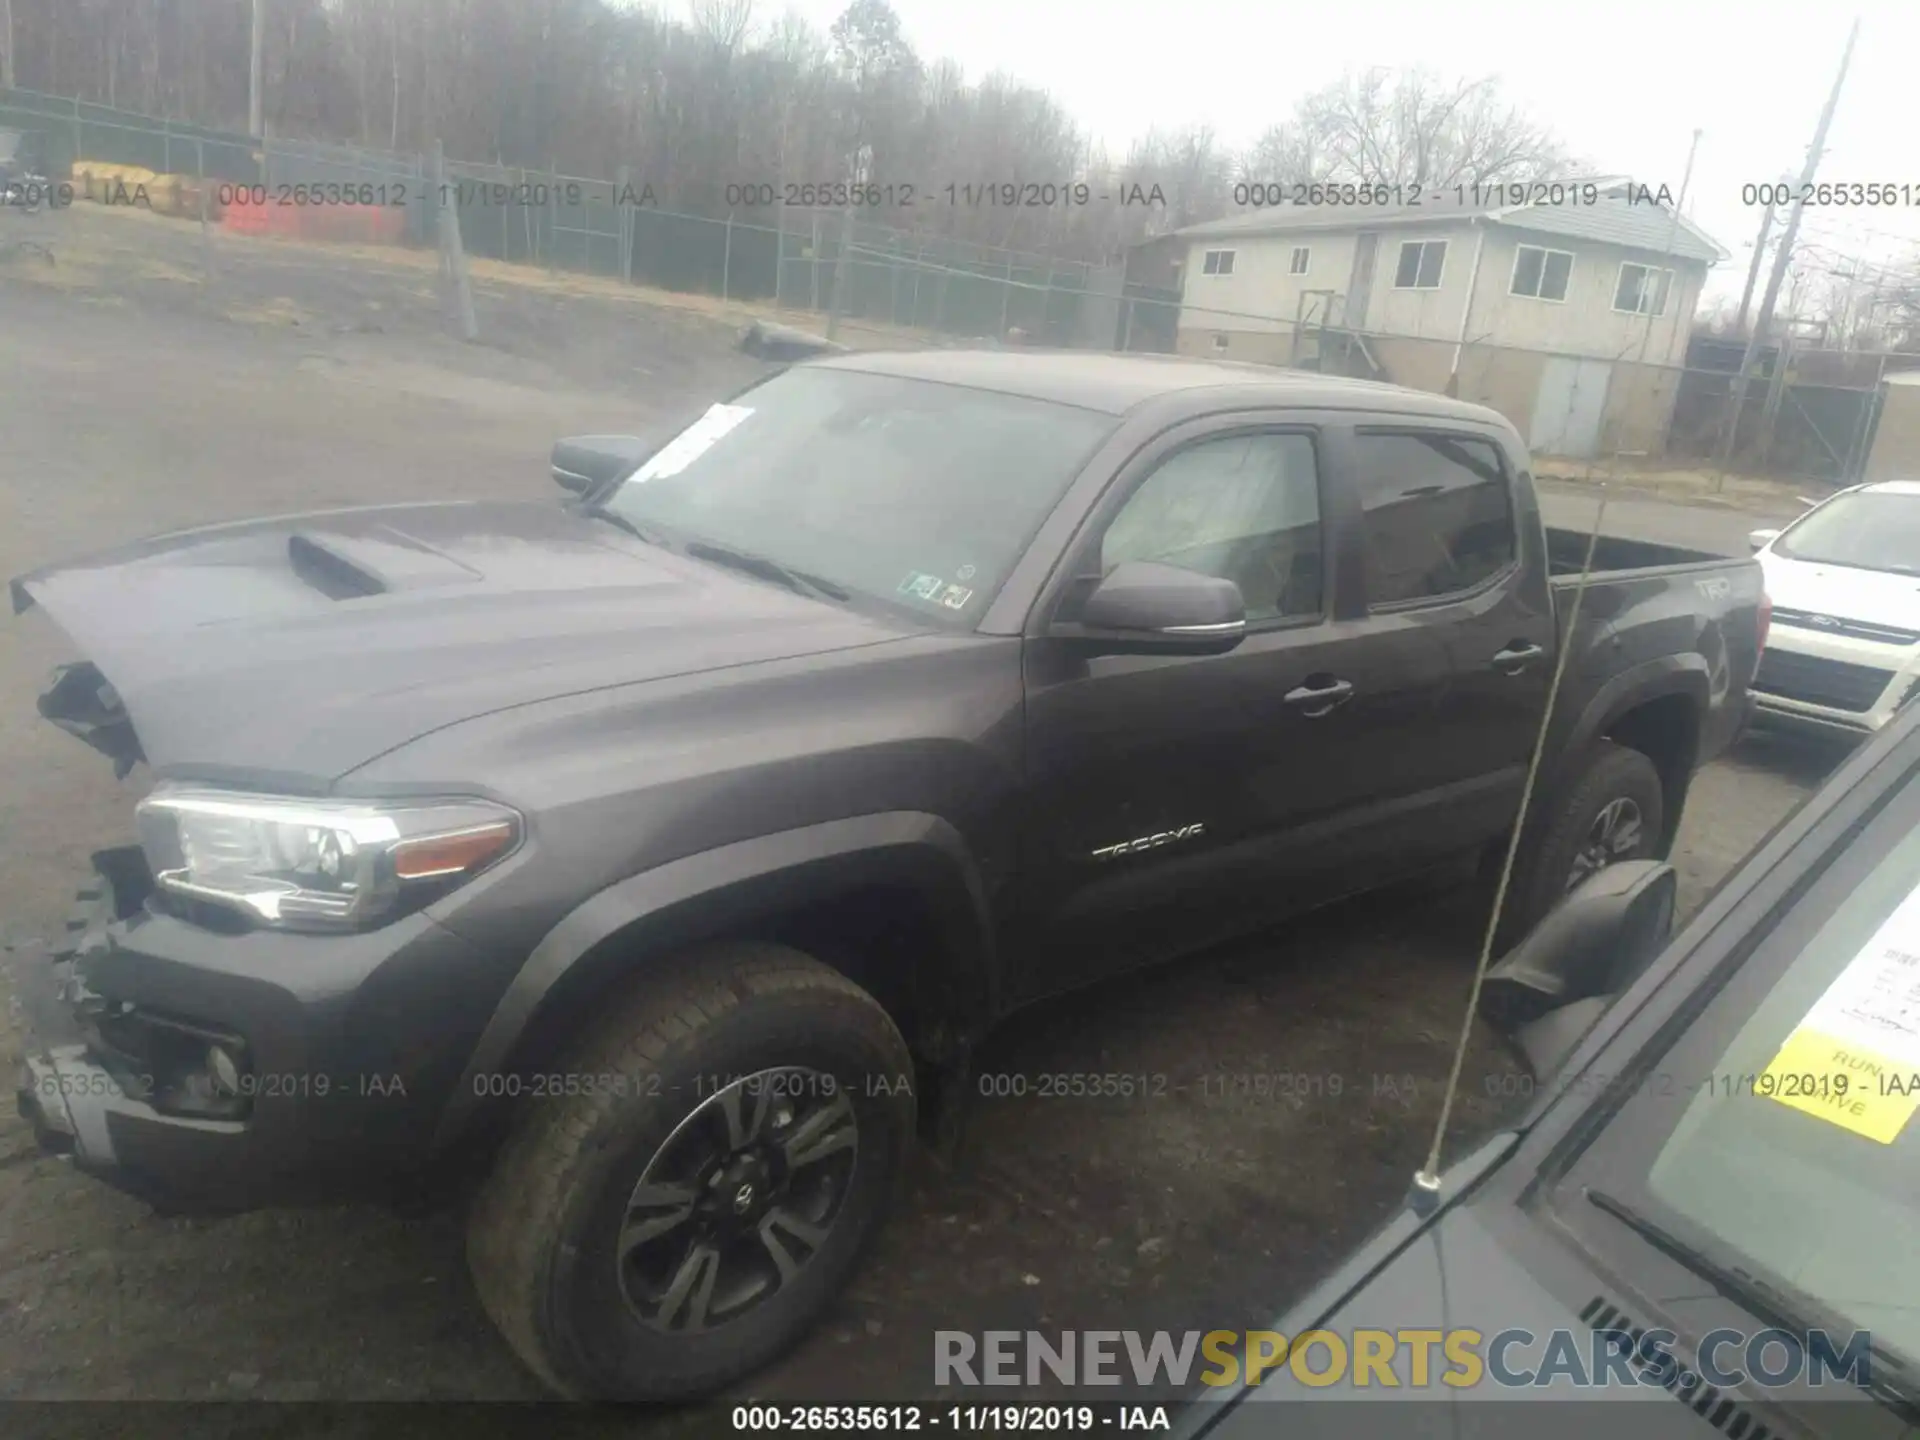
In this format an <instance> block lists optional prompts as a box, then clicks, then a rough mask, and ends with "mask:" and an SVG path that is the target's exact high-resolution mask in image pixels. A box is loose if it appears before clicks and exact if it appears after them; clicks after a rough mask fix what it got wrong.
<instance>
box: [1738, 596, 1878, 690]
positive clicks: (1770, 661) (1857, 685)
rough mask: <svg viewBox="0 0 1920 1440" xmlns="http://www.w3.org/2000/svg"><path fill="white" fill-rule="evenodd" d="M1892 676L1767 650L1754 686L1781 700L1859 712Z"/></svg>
mask: <svg viewBox="0 0 1920 1440" xmlns="http://www.w3.org/2000/svg"><path fill="white" fill-rule="evenodd" d="M1779 616H1780V612H1779V611H1777V610H1776V611H1774V618H1775V619H1776V620H1778V619H1779ZM1891 679H1893V672H1892V671H1891V670H1878V669H1875V668H1874V667H1873V666H1871V665H1849V664H1847V663H1846V662H1844V661H1841V660H1822V659H1820V658H1819V657H1818V656H1815V655H1796V654H1795V653H1794V652H1793V651H1791V650H1773V649H1769V650H1767V651H1765V652H1764V653H1763V654H1762V655H1761V656H1760V673H1759V674H1758V675H1756V676H1755V677H1754V681H1753V688H1754V689H1756V690H1758V691H1760V692H1761V693H1762V694H1766V695H1778V696H1779V697H1780V698H1781V699H1783V700H1801V701H1805V702H1806V703H1807V704H1809V705H1825V706H1827V707H1828V708H1829V709H1832V710H1850V711H1852V712H1854V713H1855V714H1858V713H1860V712H1861V711H1863V710H1871V709H1872V708H1873V706H1874V702H1875V701H1877V700H1878V699H1879V698H1880V697H1881V695H1883V694H1884V693H1886V688H1887V682H1888V681H1889V680H1891Z"/></svg>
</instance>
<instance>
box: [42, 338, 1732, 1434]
mask: <svg viewBox="0 0 1920 1440" xmlns="http://www.w3.org/2000/svg"><path fill="white" fill-rule="evenodd" d="M553 467H554V477H555V479H556V480H558V481H559V482H560V483H561V485H562V486H563V488H564V489H565V491H566V492H567V493H565V494H562V495H557V496H554V497H553V498H551V499H536V498H529V499H527V500H524V501H519V502H512V503H499V502H490V501H467V502H450V503H436V504H396V505H384V506H378V507H374V508H368V509H355V510H337V511H330V512H325V513H316V514H305V515H298V516H292V517H283V518H277V519H266V520H251V521H243V522H240V523H234V524H226V525H217V526H212V527H209V528H203V529H197V530H192V531H188V532H183V533H179V534H173V535H167V536H162V537H160V538H157V539H151V540H147V541H144V542H140V543H137V544H133V545H129V546H126V547H125V548H122V549H118V550H113V551H111V552H109V553H105V554H99V555H94V556H92V557H90V558H87V559H83V560H78V561H74V562H70V563H66V564H62V565H56V566H52V567H49V568H45V569H42V570H39V571H37V572H35V573H33V574H29V575H26V576H23V577H21V578H19V579H16V580H15V581H13V583H12V596H13V601H14V605H15V609H16V611H25V610H28V609H30V608H35V607H37V608H38V609H40V610H42V611H44V612H45V613H46V614H47V615H48V616H49V617H51V619H52V620H53V621H54V622H55V623H56V624H57V625H58V626H60V627H61V629H62V630H63V631H64V632H65V634H66V636H67V637H68V638H69V639H70V640H71V641H72V642H74V644H75V646H76V649H77V655H78V657H79V658H76V659H75V660H74V662H73V663H72V664H70V665H68V666H66V667H65V668H63V669H62V670H61V671H60V672H58V674H57V676H56V678H55V679H54V680H53V682H52V683H51V685H50V687H49V688H48V689H47V691H46V692H45V694H44V695H43V696H42V698H41V701H40V708H41V712H42V714H43V715H44V716H45V718H46V719H47V720H49V721H50V722H52V723H53V724H55V725H58V726H60V727H62V728H64V729H66V730H68V731H70V732H72V734H74V735H75V736H77V737H78V738H80V739H81V740H83V741H85V742H86V743H88V744H90V745H92V746H94V747H95V748H97V749H98V750H100V751H102V752H104V754H105V755H107V756H108V757H110V758H111V760H112V761H113V763H114V764H115V765H116V766H117V767H118V768H119V770H120V771H121V772H122V774H123V776H124V775H127V774H130V773H132V772H133V771H134V770H135V769H136V768H138V769H140V771H141V774H140V776H139V781H138V783H139V784H140V785H141V786H142V787H144V795H143V797H142V798H141V799H140V800H139V803H138V808H137V818H138V823H137V835H135V836H131V837H129V838H130V843H129V844H128V845H126V846H125V847H122V848H118V849H112V850H108V851H104V852H101V853H100V854H99V855H97V856H96V857H95V868H96V871H97V873H96V874H95V875H94V876H93V877H92V878H91V879H90V880H89V881H88V882H87V883H86V884H85V885H83V886H82V887H81V888H80V890H79V900H78V905H77V909H76V910H75V912H74V914H73V917H72V919H71V920H70V921H69V928H68V931H67V934H66V936H65V938H64V940H62V941H61V942H60V943H58V944H55V945H51V946H42V947H40V948H38V949H31V948H30V949H27V950H24V951H19V952H17V953H16V955H15V960H14V964H13V967H12V969H13V972H14V974H13V980H14V985H15V988H16V990H17V991H18V992H19V998H20V1000H21V1002H22V1008H23V1011H24V1013H25V1014H26V1016H27V1018H28V1022H29V1042H28V1051H29V1053H28V1055H27V1058H26V1061H25V1066H24V1074H23V1076H22V1079H21V1081H20V1085H19V1100H20V1104H21V1107H22V1109H23V1111H24V1112H25V1113H26V1114H27V1115H28V1116H29V1118H31V1119H32V1120H33V1122H34V1124H35V1127H36V1129H37V1131H38V1133H39V1135H40V1136H41V1138H42V1141H43V1143H44V1144H46V1145H47V1146H49V1147H53V1148H57V1149H60V1150H62V1151H64V1152H65V1153H68V1154H69V1155H70V1156H71V1157H72V1160H73V1161H74V1163H75V1164H77V1165H78V1166H79V1167H80V1168H81V1169H83V1170H85V1171H87V1172H89V1173H91V1174H93V1175H96V1176H98V1177H100V1178H101V1179H103V1180H106V1181H108V1182H110V1183H113V1184H115V1185H118V1186H121V1187H123V1188H124V1189H126V1190H129V1191H131V1192H134V1193H136V1194H138V1195H141V1196H143V1197H146V1198H148V1199H149V1200H150V1201H151V1202H153V1203H154V1204H156V1205H159V1206H163V1207H169V1208H171V1209H174V1210H202V1211H207V1210H226V1211H231V1210H236V1209H244V1208H248V1207H257V1206H264V1205H278V1204H287V1203H305V1202H317V1201H332V1200H346V1199H354V1198H363V1197H369V1196H371V1197H376V1198H382V1199H390V1200H395V1201H402V1202H412V1203H418V1202H420V1201H423V1200H436V1199H440V1198H443V1197H445V1198H456V1199H458V1200H460V1201H461V1202H463V1203H465V1204H466V1205H467V1206H468V1213H469V1215H470V1219H469V1225H470V1231H469V1257H470V1260H471V1265H472V1270H473V1274H474V1277H475V1281H476V1285H477V1289H478V1292H479V1295H480V1297H481V1299H482V1301H483V1303H484V1304H485V1306H486V1308H487V1310H488V1312H489V1313H490V1315H491V1316H492V1318H493V1319H494V1320H495V1322H496V1323H497V1324H498V1325H499V1327H500V1329H501V1331H502V1332H503V1333H504V1335H505V1336H506V1338H507V1339H508V1340H509V1342H510V1343H511V1344H512V1347H513V1349H514V1350H515V1351H516V1352H517V1353H518V1355H519V1356H520V1357H521V1359H522V1360H524V1361H525V1362H526V1364H527V1365H528V1366H529V1367H530V1368H531V1369H532V1370H533V1371H535V1372H536V1373H537V1374H538V1375H539V1376H540V1377H542V1378H543V1379H544V1380H545V1381H546V1382H547V1384H549V1385H550V1386H551V1387H552V1388H553V1389H555V1390H556V1391H558V1392H560V1393H562V1394H565V1395H570V1396H580V1397H610V1398H640V1399H669V1398H686V1397H691V1396H695V1395H699V1394H702V1393H705V1392H708V1391H711V1390H713V1389H715V1388H718V1387H720V1386H723V1385H726V1384H728V1383H730V1382H732V1381H733V1380H735V1379H737V1378H739V1377H741V1376H743V1375H745V1374H747V1373H750V1372H751V1371H753V1370H754V1369H756V1368H757V1367H759V1366H761V1365H763V1364H765V1363H766V1362H767V1361H768V1360H769V1359H770V1358H771V1357H773V1356H774V1355H775V1354H776V1353H778V1352H780V1351H781V1350H782V1349H783V1348H784V1347H786V1346H788V1345H790V1344H792V1343H794V1342H795V1341H796V1340H797V1339H798V1338H799V1337H800V1336H802V1335H803V1334H804V1333H805V1332H806V1330H807V1328H808V1326H809V1324H810V1323H811V1321H812V1320H813V1318H814V1317H815V1316H816V1315H818V1313H819V1312H820V1311H821V1310H822V1308H823V1307H824V1306H826V1305H827V1304H828V1302H829V1301H830V1300H831V1299H832V1297H833V1296H834V1295H835V1294H836V1292H837V1291H838V1290H839V1289H840V1288H841V1286H842V1285H843V1284H844V1283H845V1281H846V1279H847V1277H848V1275H849V1273H850V1271H851V1269H852V1267H853V1266H854V1265H855V1263H856V1262H857V1260H858V1258H859V1256H860V1253H861V1251H862V1249H863V1248H864V1246H865V1245H866V1243H867V1242H868V1241H869V1240H870V1238H871V1237H872V1235H873V1233H874V1231H875V1228H876V1226H877V1225H878V1224H879V1223H880V1221H881V1219H882V1216H883V1214H884V1212H885V1210H886V1208H887V1206H888V1202H889V1197H890V1193H891V1192H892V1190H893V1189H894V1186H895V1181H896V1179H897V1177H898V1175H899V1172H900V1170H901V1168H902V1161H903V1157H904V1156H905V1154H906V1153H907V1149H908V1147H909V1145H910V1144H912V1143H913V1142H914V1140H915V1137H916V1135H917V1134H920V1133H922V1132H923V1131H924V1133H925V1134H926V1135H927V1136H928V1137H929V1138H931V1139H932V1140H933V1141H934V1142H935V1143H936V1144H940V1145H943V1146H946V1147H948V1148H949V1149H950V1147H951V1144H952V1142H953V1138H954V1136H955V1135H956V1134H957V1133H958V1132H957V1129H956V1128H955V1117H957V1116H958V1115H959V1114H960V1113H961V1109H960V1103H961V1097H963V1096H964V1095H965V1094H966V1092H967V1090H968V1088H969V1072H968V1066H969V1056H970V1054H971V1053H972V1051H973V1048H974V1047H975V1045H976V1043H977V1042H978V1041H979V1039H980V1037H981V1036H982V1034H983V1033H984V1032H985V1031H986V1030H987V1028H988V1027H989V1026H990V1025H992V1024H993V1023H994V1022H995V1021H996V1020H998V1019H999V1018H1001V1017H1002V1016H1004V1015H1006V1014H1007V1013H1008V1012H1009V1011H1010V1010H1012V1009H1014V1008H1016V1007H1018V1006H1021V1005H1023V1004H1026V1003H1028V1002H1031V1001H1034V1000H1036V999H1039V998H1042V997H1045V996H1049V995H1053V994H1057V993H1059V992H1061V991H1064V990H1068V989H1071V988H1073V987H1077V986H1082V985H1086V984H1089V983H1091V982H1095V981H1098V980H1101V979H1103V978H1105V977H1108V976H1112V975H1115V974H1118V973H1120V972H1123V971H1127V970H1130V969H1133V968H1135V967H1138V966H1141V965H1145V964H1149V963H1153V962H1158V961H1163V960H1166V959H1168V958H1170V957H1173V956H1176V955H1181V954H1187V953H1191V952H1193V951H1196V950H1199V949H1202V948H1205V947H1208V946H1212V945H1215V944H1218V943H1220V942H1224V941H1227V940H1230V939H1232V938H1234V937H1237V936H1241V935H1245V934H1248V933H1250V932H1254V931H1257V930H1260V929H1262V928H1263V927H1271V926H1274V925H1276V924H1280V923H1282V922H1284V921H1286V920H1287V919H1288V918H1289V917H1291V916H1295V915H1298V914H1299V913H1301V912H1302V911H1304V910H1306V909H1308V908H1309V907H1312V906H1317V905H1322V904H1325V903H1327V902H1329V901H1332V900H1335V899H1337V898H1339V897H1341V896H1346V895H1351V894H1354V893H1357V892H1360V891H1364V890H1368V889H1371V888H1374V887H1378V886H1381V885H1384V884H1387V883H1389V882H1392V881H1396V880H1399V879H1401V878H1403V877H1407V876H1412V875H1416V874H1419V873H1421V872H1426V871H1431V870H1436V869H1440V868H1442V867H1448V866H1451V865H1453V864H1454V862H1456V861H1457V860H1459V859H1461V858H1462V857H1466V858H1468V859H1472V858H1474V857H1479V856H1483V855H1486V854H1490V853H1495V852H1497V851H1499V849H1500V847H1501V846H1502V844H1503V843H1504V842H1505V840H1506V838H1507V837H1508V836H1509V835H1510V834H1511V832H1512V827H1513V826H1514V825H1515V824H1516V823H1520V824H1523V825H1524V826H1525V827H1527V828H1526V832H1525V836H1526V841H1527V843H1526V844H1525V845H1524V847H1523V849H1522V854H1523V856H1524V859H1523V863H1522V865H1521V869H1520V872H1519V874H1518V875H1517V876H1516V877H1515V879H1514V882H1513V885H1512V888H1511V890H1510V892H1509V907H1508V908H1509V912H1510V913H1509V916H1508V922H1507V925H1506V930H1507V933H1508V934H1510V935H1511V934H1517V933H1518V932H1519V930H1521V929H1523V928H1524V927H1525V926H1526V925H1527V924H1529V923H1530V922H1531V921H1532V920H1534V919H1535V918H1537V917H1539V916H1540V915H1542V914H1544V913H1546V912H1547V911H1548V910H1549V909H1551V908H1552V907H1553V906H1554V904H1555V903H1556V901H1557V900H1559V899H1560V897H1562V896H1563V895H1564V894H1565V893H1566V892H1567V891H1568V889H1569V888H1570V887H1572V886H1575V885H1577V884H1578V883H1579V882H1581V881H1582V880H1583V879H1584V878H1585V877H1586V876H1588V875H1590V874H1592V873H1593V872H1594V871H1596V870H1598V869H1600V868H1601V867H1603V866H1607V865H1609V864H1611V863H1613V862H1616V861H1622V860H1641V859H1657V858H1660V857H1662V856H1664V855H1665V853H1666V851H1667V849H1668V847H1669V846H1670V845H1671V843H1672V840H1673V835H1674V830H1675V827H1676V826H1677V824H1678V822H1679V817H1680V813H1681V808H1682V805H1683V804H1684V801H1685V799H1686V794H1687V788H1688V783H1689V779H1690V777H1691V775H1692V774H1693V771H1694V769H1695V767H1696V766H1698V765H1699V764H1700V763H1702V762H1703V761H1704V760H1706V759H1707V758H1709V757H1711V756H1712V755H1714V754H1715V753H1716V752H1717V751H1719V750H1720V749H1722V748H1723V747H1724V746H1725V745H1726V744H1727V743H1728V742H1729V741H1730V739H1731V738H1732V737H1733V736H1734V735H1735V733H1736V732H1737V731H1738V729H1739V727H1740V726H1741V724H1742V723H1743V722H1744V720H1745V717H1746V701H1747V686H1748V683H1749V682H1750V680H1751V679H1752V677H1753V674H1754V669H1755V666H1756V665H1757V663H1758V660H1759V656H1760V650H1761V645H1762V640H1763V629H1764V625H1765V616H1764V599H1763V596H1762V593H1761V585H1760V570H1759V566H1758V564H1757V563H1756V562H1755V561H1754V560H1752V559H1751V558H1748V557H1741V558H1738V559H1721V558H1718V557H1712V556H1706V555H1700V554H1696V553H1693V552H1689V551H1682V550H1676V549H1671V548H1668V547H1662V546H1654V545H1646V544H1640V543H1636V542H1630V541H1616V540H1608V539H1604V538H1600V539H1595V540H1593V541H1592V542H1591V548H1590V537H1588V536H1586V535H1582V534H1574V533H1562V532H1558V531H1549V530H1548V529H1547V528H1546V527H1545V526H1544V525H1543V524H1542V521H1541V518H1540V514H1539V510H1538V505H1537V500H1536V497H1535V494H1534V490H1533V485H1532V480H1531V476H1530V474H1529V462H1528V456H1527V452H1526V448H1525V446H1524V445H1523V443H1522V442H1521V440H1520V437H1519V436H1518V434H1517V433H1516V432H1515V430H1514V429H1513V427H1512V426H1511V425H1510V424H1509V423H1508V422H1507V421H1506V420H1504V419H1502V418H1501V417H1500V416H1498V415H1497V414H1495V413H1494V412H1492V411H1490V410H1487V409H1484V408H1481V407H1479V406H1475V405H1470V404H1466V403H1462V402H1460V401H1457V400H1452V399H1448V398H1444V397H1441V396H1436V395H1430V394H1425V393H1420V392H1415V391H1409V390H1403V389H1398V388H1395V387H1390V386H1385V385H1378V384H1371V383H1366V382H1360V381H1349V380H1339V379H1333V378H1329V377H1324V376H1318V375H1307V374H1301V373H1293V372H1286V371H1278V370H1270V369H1262V368H1259V367H1252V366H1237V365H1229V364H1224V363H1212V362H1203V361H1197V360H1194V361H1189V360H1177V359H1173V358H1166V357H1154V358H1148V357H1123V356H1112V355H1084V354H1083V355H1070V354H1061V355H1050V354H1045V353H1024V354H1021V353H998V352H979V353H976V352H952V351H949V352H931V353H911V354H889V355H859V354H837V355H831V356H827V357H823V358H818V359H814V360H811V361H808V362H806V363H801V364H797V365H793V366H790V367H788V368H785V369H782V370H779V371H777V372H775V373H773V374H771V375H769V376H766V377H764V378H762V379H761V380H759V381H758V382H757V383H755V384H754V385H752V386H750V387H748V388H747V389H745V390H744V391H742V392H741V393H739V394H736V395H734V396H733V397H731V398H730V399H728V400H726V401H724V402H722V403H717V404H714V405H712V406H711V407H710V408H708V409H707V410H706V411H705V413H704V414H702V415H701V416H700V417H699V418H698V419H696V420H694V421H693V422H692V423H691V424H690V425H688V426H687V427H686V428H685V429H684V430H681V431H679V432H678V433H677V434H675V435H673V436H672V437H671V438H669V439H667V440H666V441H665V443H662V444H655V443H652V442H648V441H639V440H633V439H628V438H623V437H604V436H602V437H586V438H584V439H575V440H572V441H563V442H562V443H561V444H560V445H558V446H556V448H555V451H554V457H553ZM1589 562H1591V564H1589ZM1576 596H1577V597H1578V598H1577V600H1576ZM1562 662H1564V664H1563V663H1562ZM1556 677H1557V684H1558V689H1557V700H1556V702H1555V704H1554V705H1553V717H1552V722H1551V724H1550V725H1548V726H1547V727H1546V728H1545V731H1544V735H1545V738H1544V740H1541V741H1539V742H1538V753H1539V755H1540V757H1541V763H1540V769H1539V773H1538V779H1537V783H1536V785H1535V786H1534V788H1533V791H1532V792H1531V793H1532V794H1533V796H1534V799H1533V801H1532V803H1531V804H1530V806H1529V808H1528V812H1527V814H1526V815H1525V816H1520V814H1519V811H1520V808H1521V797H1522V792H1523V789H1524V787H1525V781H1526V778H1527V775H1528V771H1529V764H1530V761H1531V760H1532V758H1533V756H1534V755H1535V753H1536V737H1537V736H1540V735H1541V734H1542V722H1543V719H1545V717H1546V712H1547V710H1548V703H1549V695H1550V692H1551V691H1553V690H1554V687H1555V685H1556Z"/></svg>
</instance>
